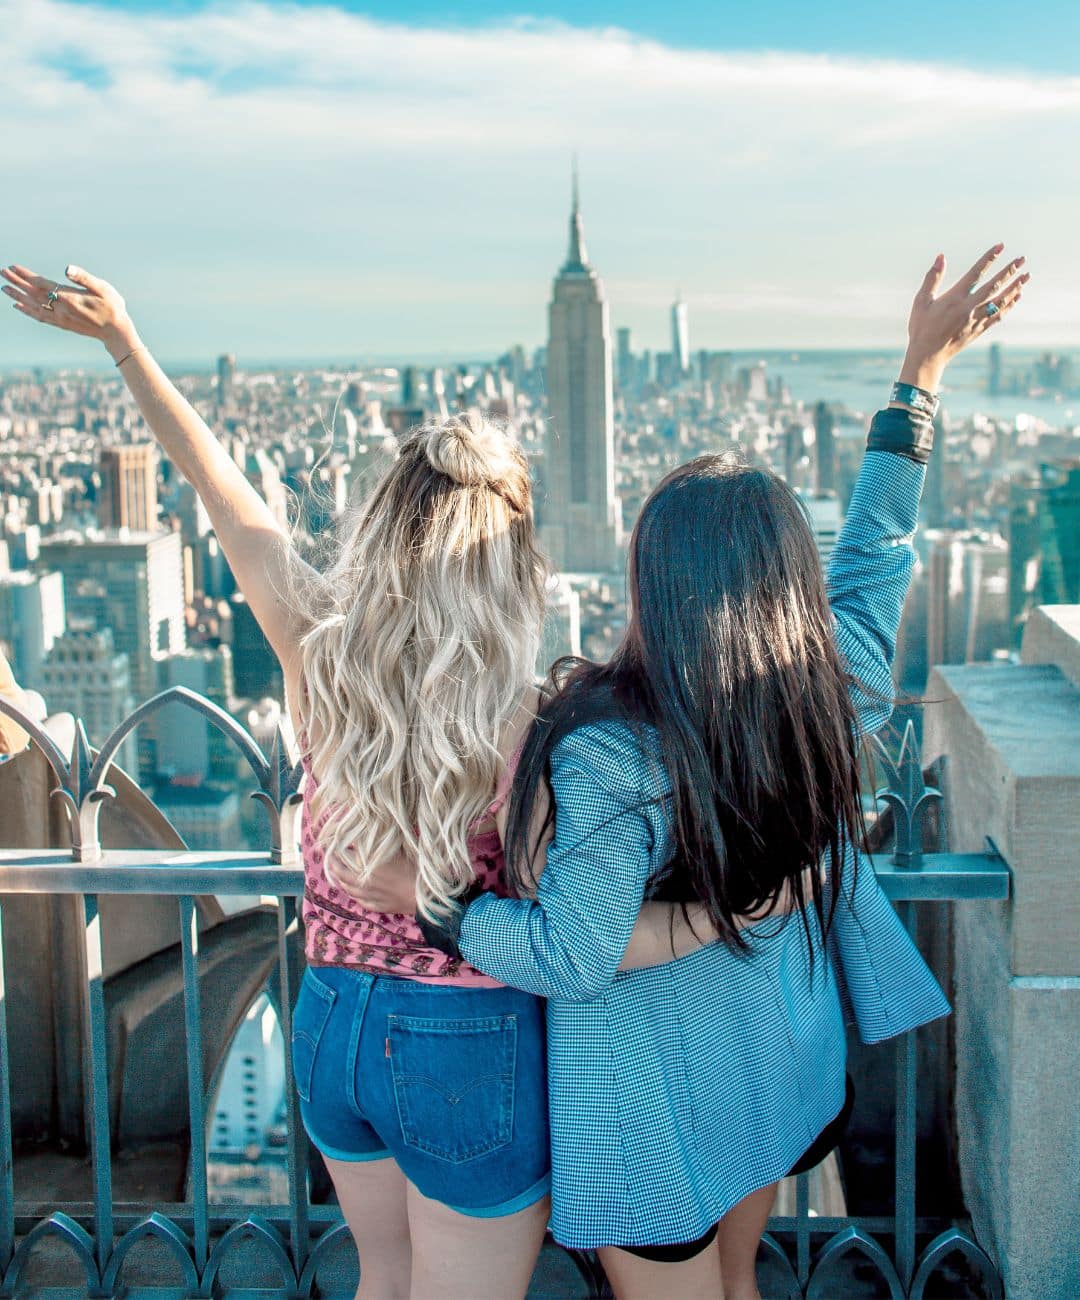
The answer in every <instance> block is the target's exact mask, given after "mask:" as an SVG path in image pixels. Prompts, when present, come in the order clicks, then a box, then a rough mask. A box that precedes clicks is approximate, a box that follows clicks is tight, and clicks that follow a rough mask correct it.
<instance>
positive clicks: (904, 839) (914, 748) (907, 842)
mask: <svg viewBox="0 0 1080 1300" xmlns="http://www.w3.org/2000/svg"><path fill="white" fill-rule="evenodd" d="M871 740H872V743H873V747H874V749H875V751H876V753H877V756H878V759H879V761H880V762H881V764H882V766H883V767H884V769H885V775H886V778H887V779H888V785H886V786H883V787H882V788H881V789H880V790H876V791H875V792H874V798H875V799H877V800H880V802H882V803H886V804H888V805H889V807H890V808H891V809H892V813H893V827H894V848H893V862H894V863H895V864H896V866H898V867H908V868H917V867H919V866H920V865H921V861H922V825H923V818H924V817H925V816H926V810H927V809H928V808H929V807H930V805H931V804H932V803H933V802H934V800H936V799H940V798H941V791H940V790H936V789H934V788H933V787H932V786H928V785H927V784H926V782H925V781H924V780H923V773H922V758H921V756H920V754H919V744H918V741H917V740H916V739H915V726H914V724H913V723H912V722H911V720H910V719H909V720H908V723H907V726H906V727H905V728H904V737H903V740H902V741H901V743H900V754H899V756H898V757H897V759H896V761H895V762H894V761H893V758H892V755H891V754H890V753H889V751H888V750H887V749H886V748H885V746H884V744H883V743H882V741H881V739H880V737H878V736H872V737H871Z"/></svg>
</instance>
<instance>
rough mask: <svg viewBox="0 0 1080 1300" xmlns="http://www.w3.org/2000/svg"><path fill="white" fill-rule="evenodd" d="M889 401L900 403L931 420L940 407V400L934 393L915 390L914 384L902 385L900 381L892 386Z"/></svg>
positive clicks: (919, 389)
mask: <svg viewBox="0 0 1080 1300" xmlns="http://www.w3.org/2000/svg"><path fill="white" fill-rule="evenodd" d="M889 401H890V402H902V403H903V405H904V406H910V407H911V408H912V409H913V410H915V411H920V412H922V414H924V415H928V416H929V417H930V418H931V420H932V419H933V418H934V416H935V415H937V411H938V407H939V406H940V405H941V399H940V398H939V397H938V396H937V394H936V393H931V392H929V391H928V390H927V389H925V388H917V387H916V386H915V385H914V384H905V383H902V382H901V381H900V380H897V382H896V383H895V384H893V386H892V393H891V394H890V396H889Z"/></svg>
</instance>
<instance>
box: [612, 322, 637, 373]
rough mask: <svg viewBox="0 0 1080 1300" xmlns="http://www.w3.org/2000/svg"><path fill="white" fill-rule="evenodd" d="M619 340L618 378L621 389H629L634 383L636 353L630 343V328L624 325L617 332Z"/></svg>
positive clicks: (616, 335)
mask: <svg viewBox="0 0 1080 1300" xmlns="http://www.w3.org/2000/svg"><path fill="white" fill-rule="evenodd" d="M615 337H616V338H617V339H618V350H617V356H618V378H619V387H620V388H627V387H629V385H630V384H632V383H633V381H634V352H633V348H632V347H631V343H630V330H629V327H628V326H626V325H624V326H622V328H621V329H618V330H616V331H615Z"/></svg>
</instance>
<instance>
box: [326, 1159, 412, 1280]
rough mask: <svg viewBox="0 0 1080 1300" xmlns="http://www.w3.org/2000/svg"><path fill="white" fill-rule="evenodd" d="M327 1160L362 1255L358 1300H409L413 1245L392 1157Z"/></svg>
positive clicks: (402, 1187)
mask: <svg viewBox="0 0 1080 1300" xmlns="http://www.w3.org/2000/svg"><path fill="white" fill-rule="evenodd" d="M325 1159H326V1167H327V1169H329V1171H330V1177H331V1178H332V1179H333V1181H334V1190H335V1191H336V1192H337V1196H338V1201H339V1202H340V1203H341V1212H342V1214H344V1216H345V1222H346V1223H347V1224H348V1225H349V1231H350V1232H351V1233H352V1235H353V1240H354V1241H355V1242H356V1250H357V1253H358V1254H359V1256H360V1286H359V1288H358V1289H357V1292H356V1300H409V1282H410V1277H409V1273H410V1268H411V1262H412V1243H411V1242H410V1240H409V1211H408V1202H407V1199H406V1188H407V1186H408V1184H407V1182H406V1181H405V1175H404V1174H403V1173H402V1172H401V1170H400V1169H399V1168H398V1167H397V1165H396V1164H395V1163H394V1161H393V1160H392V1159H391V1158H390V1157H389V1156H388V1157H387V1158H386V1159H385V1160H358V1161H355V1162H353V1161H348V1160H331V1159H330V1158H329V1157H325Z"/></svg>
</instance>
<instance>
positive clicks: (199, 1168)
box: [180, 894, 210, 1277]
mask: <svg viewBox="0 0 1080 1300" xmlns="http://www.w3.org/2000/svg"><path fill="white" fill-rule="evenodd" d="M180 943H181V948H182V951H183V957H184V1029H185V1033H186V1036H187V1084H188V1121H189V1127H190V1129H191V1196H192V1201H193V1204H194V1221H195V1222H194V1227H195V1232H194V1242H195V1267H196V1268H197V1269H198V1271H199V1276H200V1277H201V1276H202V1272H203V1269H204V1268H205V1267H206V1260H207V1255H208V1253H209V1249H210V1247H209V1240H210V1229H209V1204H208V1201H209V1193H208V1191H207V1173H206V1092H205V1088H204V1084H203V1046H202V998H201V991H200V989H199V913H198V909H197V907H196V905H195V899H194V898H193V897H192V896H191V895H190V894H185V895H183V896H181V898H180Z"/></svg>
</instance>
